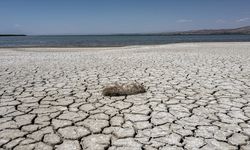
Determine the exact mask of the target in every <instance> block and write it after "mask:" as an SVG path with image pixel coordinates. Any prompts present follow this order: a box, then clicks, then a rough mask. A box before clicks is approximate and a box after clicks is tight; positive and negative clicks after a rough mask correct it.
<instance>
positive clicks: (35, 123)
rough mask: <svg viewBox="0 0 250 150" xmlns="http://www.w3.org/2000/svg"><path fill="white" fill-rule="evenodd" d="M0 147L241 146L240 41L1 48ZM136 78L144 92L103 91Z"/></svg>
mask: <svg viewBox="0 0 250 150" xmlns="http://www.w3.org/2000/svg"><path fill="white" fill-rule="evenodd" d="M0 62H1V63H0V149H15V150H29V149H39V150H40V149H41V150H42V149H44V150H50V149H58V150H69V149H71V150H78V149H89V150H104V149H108V150H115V149H120V150H141V149H144V150H156V149H160V150H170V149H173V150H181V149H188V150H191V149H204V150H212V149H217V150H219V149H221V150H222V149H223V150H226V149H243V150H247V149H248V150H249V149H250V142H249V141H250V42H228V43H226V42H225V43H223V42H221V43H182V44H168V45H150V46H127V47H113V48H108V47H106V48H1V49H0ZM130 81H137V82H139V83H143V84H144V85H145V87H146V89H147V92H146V93H143V94H138V95H130V96H121V97H104V96H103V95H102V89H103V88H104V87H105V86H106V85H109V84H112V83H115V82H119V83H126V82H130Z"/></svg>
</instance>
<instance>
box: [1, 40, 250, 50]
mask: <svg viewBox="0 0 250 150" xmlns="http://www.w3.org/2000/svg"><path fill="white" fill-rule="evenodd" d="M240 43H244V44H245V43H250V41H236V42H230V41H229V42H227V41H226V42H220V41H219V42H176V43H167V44H145V45H124V46H89V47H88V46H86V47H85V46H27V47H26V46H19V47H1V46H0V50H1V49H41V48H44V49H83V50H84V49H114V48H143V47H157V46H160V47H161V46H168V45H185V44H240Z"/></svg>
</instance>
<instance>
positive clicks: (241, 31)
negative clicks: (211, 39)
mask: <svg viewBox="0 0 250 150" xmlns="http://www.w3.org/2000/svg"><path fill="white" fill-rule="evenodd" d="M163 34H166V35H216V34H250V26H245V27H241V28H234V29H205V30H191V31H182V32H170V33H163Z"/></svg>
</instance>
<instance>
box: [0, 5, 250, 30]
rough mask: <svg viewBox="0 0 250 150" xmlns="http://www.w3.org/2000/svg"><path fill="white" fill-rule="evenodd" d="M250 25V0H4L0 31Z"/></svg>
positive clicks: (187, 28) (178, 28)
mask: <svg viewBox="0 0 250 150" xmlns="http://www.w3.org/2000/svg"><path fill="white" fill-rule="evenodd" d="M245 25H250V0H1V1H0V33H24V34H109V33H145V32H147V33H150V32H165V31H177V30H190V29H203V28H231V27H240V26H245Z"/></svg>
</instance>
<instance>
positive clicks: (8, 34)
mask: <svg viewBox="0 0 250 150" xmlns="http://www.w3.org/2000/svg"><path fill="white" fill-rule="evenodd" d="M0 36H26V35H25V34H0Z"/></svg>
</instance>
